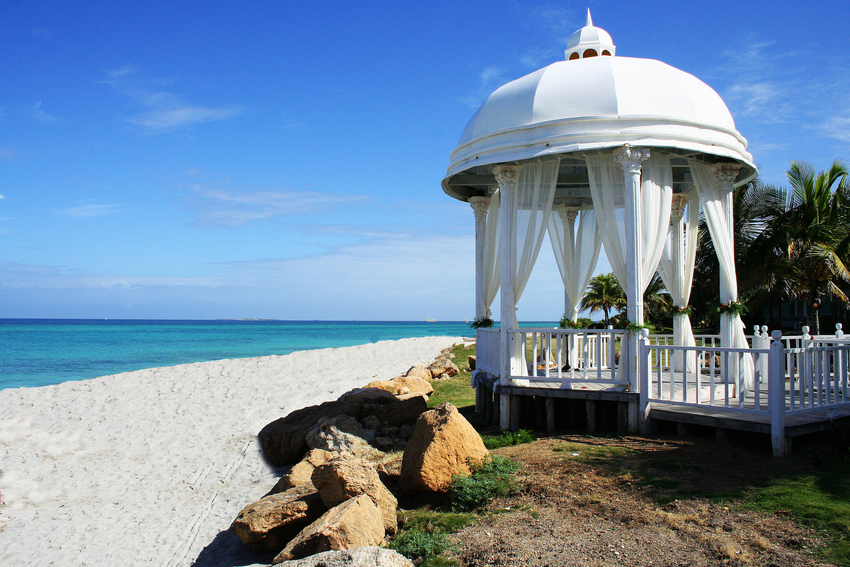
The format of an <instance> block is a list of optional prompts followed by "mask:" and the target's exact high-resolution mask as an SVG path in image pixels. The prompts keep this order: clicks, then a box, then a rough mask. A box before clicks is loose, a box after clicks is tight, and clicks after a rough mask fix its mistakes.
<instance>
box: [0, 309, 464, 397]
mask: <svg viewBox="0 0 850 567" xmlns="http://www.w3.org/2000/svg"><path fill="white" fill-rule="evenodd" d="M474 334H475V333H474V331H473V329H471V328H470V327H469V325H468V324H467V323H465V322H463V321H459V322H440V323H421V322H399V321H389V322H384V321H141V320H115V321H112V320H109V321H106V320H103V321H100V320H55V319H0V389H4V388H18V387H22V386H27V387H35V386H46V385H50V384H59V383H61V382H66V381H69V380H84V379H88V378H96V377H98V376H106V375H110V374H118V373H119V372H127V371H131V370H141V369H143V368H154V367H158V366H173V365H176V364H186V363H192V362H205V361H209V360H219V359H223V358H250V357H255V356H266V355H271V354H279V355H283V354H289V353H291V352H294V351H297V350H309V349H317V348H337V347H345V346H353V345H359V344H366V343H372V342H377V341H383V340H397V339H403V338H410V337H429V336H468V337H471V336H474Z"/></svg>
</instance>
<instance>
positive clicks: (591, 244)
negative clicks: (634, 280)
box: [549, 205, 602, 322]
mask: <svg viewBox="0 0 850 567" xmlns="http://www.w3.org/2000/svg"><path fill="white" fill-rule="evenodd" d="M576 221H578V230H576ZM549 242H550V243H551V244H552V252H554V253H555V262H556V263H557V264H558V271H559V272H560V273H561V281H563V282H564V316H565V317H567V318H568V319H570V320H571V321H573V322H575V321H576V320H577V319H578V312H579V303H580V302H581V298H582V297H583V296H584V291H585V289H587V284H588V283H589V282H590V278H591V277H592V276H593V271H594V270H595V269H596V261H597V259H598V258H599V251H600V250H601V248H602V235H601V234H600V232H599V226H598V225H597V224H596V213H595V211H593V209H584V210H575V209H572V210H570V209H569V208H568V207H566V206H564V205H559V206H556V207H554V208H553V210H552V215H551V216H550V217H549Z"/></svg>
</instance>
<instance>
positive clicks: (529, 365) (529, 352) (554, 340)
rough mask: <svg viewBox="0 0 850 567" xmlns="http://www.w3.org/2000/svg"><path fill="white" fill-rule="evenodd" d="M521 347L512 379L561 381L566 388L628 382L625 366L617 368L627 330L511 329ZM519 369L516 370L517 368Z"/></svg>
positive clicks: (515, 341) (515, 340) (516, 343)
mask: <svg viewBox="0 0 850 567" xmlns="http://www.w3.org/2000/svg"><path fill="white" fill-rule="evenodd" d="M510 333H511V334H512V335H513V337H514V344H515V345H524V346H525V348H524V349H523V348H522V346H520V352H519V353H518V354H519V356H518V360H519V361H520V362H519V367H520V368H524V369H525V371H526V374H521V373H519V372H517V374H516V375H512V376H511V377H510V378H511V380H517V379H520V380H522V379H526V380H533V381H534V382H558V383H560V384H561V385H562V386H563V387H567V385H569V384H572V383H574V382H581V383H585V384H590V383H594V384H609V385H623V384H628V383H629V380H628V376H626V373H625V371H624V369H621V368H619V367H618V364H617V361H618V355H617V353H618V351H619V348H618V347H620V346H621V344H623V338H624V337H625V336H626V331H623V330H618V329H612V328H608V329H561V328H558V329H551V328H521V329H511V331H510ZM515 372H516V370H515Z"/></svg>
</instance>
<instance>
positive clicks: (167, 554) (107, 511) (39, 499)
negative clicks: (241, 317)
mask: <svg viewBox="0 0 850 567" xmlns="http://www.w3.org/2000/svg"><path fill="white" fill-rule="evenodd" d="M461 341H462V339H461V338H459V337H428V338H416V339H403V340H399V341H382V342H379V343H373V344H368V345H362V346H355V347H346V348H338V349H322V350H313V351H301V352H296V353H292V354H289V355H286V356H266V357H259V358H250V359H238V360H219V361H215V362H206V363H197V364H188V365H182V366H174V367H170V368H153V369H149V370H140V371H136V372H127V373H124V374H117V375H114V376H106V377H103V378H96V379H93V380H85V381H80V382H66V383H64V384H59V385H57V386H46V387H42V388H20V389H10V390H3V391H0V525H2V527H0V565H4V566H25V565H26V566H41V565H44V566H51V565H55V566H60V565H61V566H71V565H73V566H85V565H91V566H105V565H121V566H129V565H162V566H178V565H187V566H188V565H199V566H228V567H230V566H234V565H245V564H250V563H252V562H253V561H252V560H251V558H252V556H251V555H250V554H246V551H245V549H244V548H243V547H242V545H241V543H240V542H239V540H238V539H237V538H236V537H235V536H232V535H231V534H230V533H227V532H226V531H225V530H227V528H228V527H229V526H230V523H231V521H232V520H233V519H234V518H235V517H236V514H238V513H239V511H240V510H241V509H242V508H243V507H244V506H245V505H246V504H248V503H250V502H252V501H254V500H257V499H259V498H260V497H261V496H263V495H264V494H265V493H266V492H267V491H268V490H269V489H270V488H271V487H272V486H273V484H274V482H275V480H276V478H277V476H278V475H279V471H276V470H275V469H274V468H272V467H270V466H269V465H268V464H266V463H265V461H264V460H263V458H262V454H261V451H260V448H259V444H258V443H257V440H256V434H257V433H258V432H259V431H260V429H262V427H263V426H265V425H266V424H267V423H269V422H271V421H273V420H275V419H277V418H278V417H281V416H284V415H286V414H288V413H289V412H291V411H293V410H295V409H298V408H301V407H304V406H308V405H312V404H318V403H321V402H324V401H327V400H332V399H336V398H337V397H339V396H340V395H341V394H342V393H344V392H346V391H347V390H350V389H352V388H355V387H360V386H362V385H364V384H365V383H367V382H370V381H372V380H376V379H389V378H392V377H394V376H397V375H399V374H401V373H402V372H404V371H406V370H407V369H408V368H409V367H410V366H412V365H414V364H417V363H420V362H425V363H427V362H430V361H431V360H433V359H434V358H435V357H436V355H437V354H438V353H439V352H440V350H441V349H443V348H445V347H448V346H451V345H452V344H455V343H458V342H461ZM3 524H5V525H3Z"/></svg>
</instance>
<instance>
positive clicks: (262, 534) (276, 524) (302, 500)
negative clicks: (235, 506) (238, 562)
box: [230, 484, 327, 551]
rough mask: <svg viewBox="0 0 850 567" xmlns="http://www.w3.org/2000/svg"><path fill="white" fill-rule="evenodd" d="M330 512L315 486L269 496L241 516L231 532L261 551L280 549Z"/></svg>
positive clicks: (246, 509)
mask: <svg viewBox="0 0 850 567" xmlns="http://www.w3.org/2000/svg"><path fill="white" fill-rule="evenodd" d="M326 509H327V508H326V507H325V506H324V505H323V504H322V499H321V497H320V496H319V492H318V491H317V490H316V488H315V487H314V486H313V485H312V484H305V485H301V486H298V487H295V488H291V489H289V490H287V491H285V492H280V493H277V494H272V495H269V496H266V497H264V498H262V499H260V500H258V501H256V502H254V503H253V504H249V505H248V506H246V507H245V508H243V509H242V511H241V512H239V515H238V516H237V517H236V519H235V520H234V521H233V523H232V524H231V525H230V531H231V532H233V533H234V534H236V536H237V537H238V538H239V539H240V540H242V543H244V544H246V545H253V546H254V547H255V548H257V549H259V550H261V551H271V550H276V549H280V548H281V547H282V546H283V545H284V544H285V543H286V542H287V541H288V540H289V539H291V538H292V537H293V536H295V535H296V534H297V533H298V532H299V531H300V530H301V529H302V528H304V526H306V525H308V524H310V523H311V522H314V521H315V520H316V519H318V518H319V517H320V516H321V515H322V514H323V513H324V512H325V510H326Z"/></svg>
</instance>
